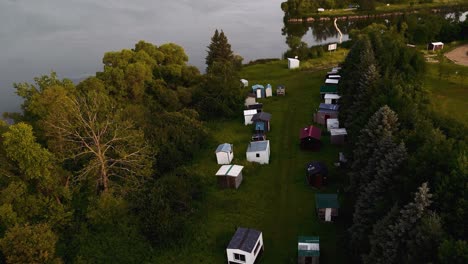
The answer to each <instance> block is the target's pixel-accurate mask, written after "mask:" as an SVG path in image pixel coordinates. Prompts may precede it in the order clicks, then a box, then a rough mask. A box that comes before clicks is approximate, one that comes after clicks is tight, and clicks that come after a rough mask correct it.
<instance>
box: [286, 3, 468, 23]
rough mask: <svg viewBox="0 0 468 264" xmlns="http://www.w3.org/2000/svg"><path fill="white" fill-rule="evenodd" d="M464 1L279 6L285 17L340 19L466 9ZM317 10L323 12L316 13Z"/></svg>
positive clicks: (290, 4)
mask: <svg viewBox="0 0 468 264" xmlns="http://www.w3.org/2000/svg"><path fill="white" fill-rule="evenodd" d="M466 7H468V2H467V1H466V0H424V1H411V0H401V1H393V0H392V1H376V0H358V1H352V0H339V1H325V0H323V1H312V0H288V1H286V2H283V3H282V4H281V9H282V10H283V11H284V12H285V17H286V18H287V19H289V18H306V17H316V18H319V17H341V16H359V15H377V14H384V13H394V12H405V13H407V12H413V11H424V10H432V9H450V8H452V9H454V8H455V9H456V8H466ZM318 8H324V9H325V11H322V12H318V11H317V9H318Z"/></svg>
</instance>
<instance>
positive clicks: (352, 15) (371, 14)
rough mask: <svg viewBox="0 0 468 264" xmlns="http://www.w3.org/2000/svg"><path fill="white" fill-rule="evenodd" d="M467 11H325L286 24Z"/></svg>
mask: <svg viewBox="0 0 468 264" xmlns="http://www.w3.org/2000/svg"><path fill="white" fill-rule="evenodd" d="M466 10H468V4H456V5H447V4H445V5H438V6H436V7H435V6H430V7H427V6H422V7H409V6H405V7H401V8H396V9H394V10H391V11H390V10H375V11H356V10H348V9H338V10H332V11H325V12H322V13H314V14H308V15H304V16H295V17H290V18H287V20H286V21H287V22H288V23H303V22H314V21H330V20H334V19H335V18H336V19H338V20H359V19H368V18H383V17H391V16H397V15H403V14H415V13H419V12H421V11H430V12H432V13H441V12H450V11H453V12H456V11H461V12H466Z"/></svg>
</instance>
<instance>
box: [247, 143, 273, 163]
mask: <svg viewBox="0 0 468 264" xmlns="http://www.w3.org/2000/svg"><path fill="white" fill-rule="evenodd" d="M246 157H247V161H250V162H257V163H260V164H268V163H269V162H270V141H269V140H263V141H253V142H250V143H249V146H248V148H247V152H246Z"/></svg>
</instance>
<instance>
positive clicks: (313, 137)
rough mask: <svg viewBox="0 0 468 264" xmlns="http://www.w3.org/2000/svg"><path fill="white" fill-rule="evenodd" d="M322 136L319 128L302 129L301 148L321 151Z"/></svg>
mask: <svg viewBox="0 0 468 264" xmlns="http://www.w3.org/2000/svg"><path fill="white" fill-rule="evenodd" d="M321 135H322V131H321V130H320V128H318V127H314V126H308V127H304V128H302V129H301V133H300V139H301V148H303V149H310V150H314V151H319V150H320V145H321V141H320V137H321Z"/></svg>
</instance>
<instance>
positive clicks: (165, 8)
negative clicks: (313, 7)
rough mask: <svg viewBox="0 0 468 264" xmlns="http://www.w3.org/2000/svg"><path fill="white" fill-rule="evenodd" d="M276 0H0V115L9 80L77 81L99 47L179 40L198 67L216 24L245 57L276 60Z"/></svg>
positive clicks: (7, 102) (95, 64) (94, 67)
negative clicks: (53, 77) (50, 77)
mask: <svg viewBox="0 0 468 264" xmlns="http://www.w3.org/2000/svg"><path fill="white" fill-rule="evenodd" d="M281 1H282V0H256V1H252V0H197V1H195V0H132V1H128V0H125V1H124V0H0V25H1V26H0V43H1V45H0V47H1V50H0V112H2V111H5V109H10V108H11V106H12V105H14V104H16V105H17V104H18V103H17V101H15V99H14V98H11V94H12V93H13V91H12V88H11V85H10V84H11V83H12V82H19V81H31V80H32V79H33V77H35V76H38V75H42V74H47V73H49V72H50V71H51V70H54V71H56V72H57V73H58V74H59V76H60V77H67V78H80V77H83V76H86V75H89V74H94V73H95V72H96V71H98V70H99V69H101V67H102V65H101V59H102V56H103V54H104V52H106V51H111V50H120V49H124V48H132V47H133V45H134V44H135V43H136V42H137V41H139V40H146V41H149V42H152V43H155V44H157V45H160V44H162V43H166V42H174V43H177V44H179V45H181V46H182V47H183V48H184V49H185V51H186V52H187V54H188V55H189V57H190V63H191V64H193V65H195V66H198V67H200V68H204V65H203V64H204V57H205V56H206V46H207V45H208V44H209V42H210V38H211V36H212V34H213V32H214V29H215V28H220V29H221V28H222V29H223V30H224V31H225V33H226V35H227V36H228V39H229V41H230V43H231V44H232V47H233V49H234V51H235V52H236V53H238V54H240V55H241V56H243V57H244V58H245V59H246V61H249V60H251V59H257V58H265V57H280V56H281V54H282V52H284V51H285V50H286V46H285V44H284V41H285V40H284V37H283V36H281V27H282V16H283V13H282V11H281V9H280V3H281Z"/></svg>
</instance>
